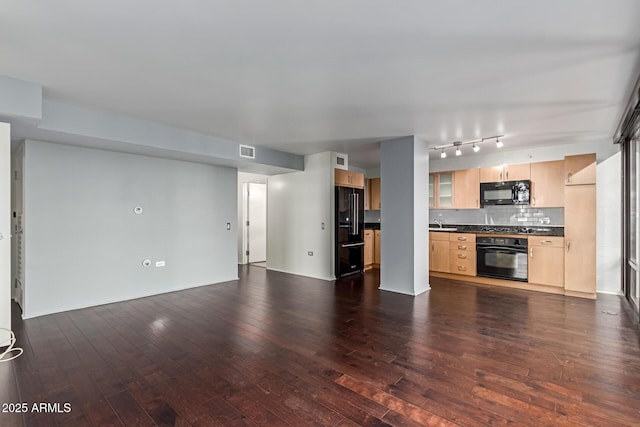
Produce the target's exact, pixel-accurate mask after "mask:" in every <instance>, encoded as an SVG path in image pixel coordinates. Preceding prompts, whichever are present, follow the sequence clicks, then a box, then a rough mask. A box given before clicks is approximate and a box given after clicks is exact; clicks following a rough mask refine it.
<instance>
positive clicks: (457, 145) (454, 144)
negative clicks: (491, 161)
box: [431, 135, 504, 159]
mask: <svg viewBox="0 0 640 427" xmlns="http://www.w3.org/2000/svg"><path fill="white" fill-rule="evenodd" d="M503 136H504V135H496V136H488V137H486V138H480V139H473V140H471V141H455V142H452V143H451V144H446V145H438V146H437V147H431V149H432V150H440V158H441V159H445V158H446V157H447V152H446V151H444V150H445V149H447V148H452V147H455V149H456V151H455V153H456V156H461V155H462V148H461V147H462V146H463V145H472V146H473V152H474V153H477V152H478V151H480V146H479V145H478V144H480V143H482V142H484V141H487V140H490V139H495V140H496V147H498V148H502V147H503V146H504V144H503V143H502V141H500V138H502V137H503Z"/></svg>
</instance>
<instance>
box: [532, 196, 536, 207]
mask: <svg viewBox="0 0 640 427" xmlns="http://www.w3.org/2000/svg"><path fill="white" fill-rule="evenodd" d="M531 200H532V201H533V203H531V206H535V205H536V198H535V197H533V198H532V199H531Z"/></svg>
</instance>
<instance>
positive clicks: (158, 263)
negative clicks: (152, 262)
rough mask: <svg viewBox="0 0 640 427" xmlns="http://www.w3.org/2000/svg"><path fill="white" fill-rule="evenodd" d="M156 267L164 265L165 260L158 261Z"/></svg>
mask: <svg viewBox="0 0 640 427" xmlns="http://www.w3.org/2000/svg"><path fill="white" fill-rule="evenodd" d="M156 267H164V261H156Z"/></svg>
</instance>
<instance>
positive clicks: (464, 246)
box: [449, 241, 476, 253]
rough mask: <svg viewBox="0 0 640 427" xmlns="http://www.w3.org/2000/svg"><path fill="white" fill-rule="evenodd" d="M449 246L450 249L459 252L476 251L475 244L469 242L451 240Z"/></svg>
mask: <svg viewBox="0 0 640 427" xmlns="http://www.w3.org/2000/svg"><path fill="white" fill-rule="evenodd" d="M450 245H451V246H449V248H450V249H451V250H456V251H459V252H472V253H476V244H475V243H473V242H471V243H469V242H457V241H456V242H451V243H450Z"/></svg>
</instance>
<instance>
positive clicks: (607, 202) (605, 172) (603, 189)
mask: <svg viewBox="0 0 640 427" xmlns="http://www.w3.org/2000/svg"><path fill="white" fill-rule="evenodd" d="M621 176H622V154H621V153H620V152H618V153H617V154H615V155H614V156H611V157H610V158H608V159H606V160H605V161H603V162H601V163H599V164H598V166H597V169H596V180H597V182H596V191H597V204H598V211H597V214H596V218H597V223H598V227H597V235H596V241H597V242H598V245H597V248H598V249H597V265H596V272H597V277H598V279H597V290H598V292H608V293H618V292H619V291H620V289H621V280H622V233H621V229H622V178H621Z"/></svg>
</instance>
